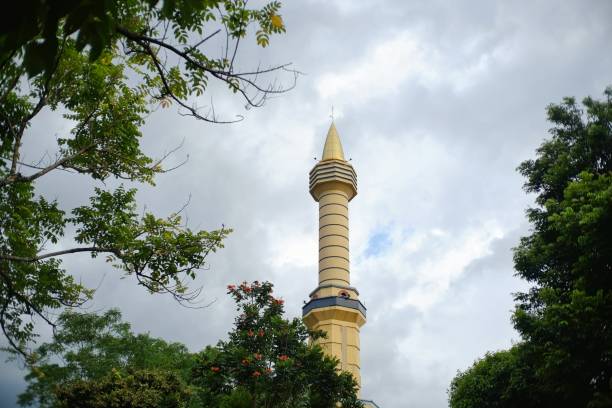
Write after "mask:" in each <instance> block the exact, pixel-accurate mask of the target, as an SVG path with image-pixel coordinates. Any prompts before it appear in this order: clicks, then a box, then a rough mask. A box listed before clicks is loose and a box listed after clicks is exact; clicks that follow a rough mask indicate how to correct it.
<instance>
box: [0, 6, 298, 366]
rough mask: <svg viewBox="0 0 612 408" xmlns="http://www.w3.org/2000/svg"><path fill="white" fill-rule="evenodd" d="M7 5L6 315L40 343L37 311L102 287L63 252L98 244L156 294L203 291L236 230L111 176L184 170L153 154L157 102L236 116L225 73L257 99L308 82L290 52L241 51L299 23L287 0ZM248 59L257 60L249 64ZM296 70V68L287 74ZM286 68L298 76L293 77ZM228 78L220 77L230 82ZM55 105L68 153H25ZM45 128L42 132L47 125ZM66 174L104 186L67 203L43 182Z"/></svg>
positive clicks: (214, 117) (248, 99)
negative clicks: (202, 275)
mask: <svg viewBox="0 0 612 408" xmlns="http://www.w3.org/2000/svg"><path fill="white" fill-rule="evenodd" d="M13 6H14V7H13V10H12V11H11V13H3V14H2V16H0V22H1V24H0V135H1V139H0V327H1V328H2V330H3V332H4V335H5V336H6V337H7V339H8V341H9V343H10V345H11V346H12V348H13V349H14V350H17V351H19V352H20V353H22V354H23V355H26V356H27V355H28V351H27V350H28V344H29V343H30V342H31V341H32V340H34V339H35V338H36V333H37V331H36V329H35V324H34V322H35V320H34V319H33V318H34V317H36V318H38V319H42V320H44V321H46V322H47V323H49V324H53V319H52V318H51V316H52V312H53V310H55V309H59V308H62V307H77V306H79V305H81V304H83V302H85V301H86V300H87V299H89V298H90V297H91V296H92V294H93V291H92V290H90V289H88V288H86V287H84V286H83V285H82V284H80V283H78V282H77V281H76V280H75V278H74V277H73V274H72V273H70V271H67V270H65V269H64V268H63V267H62V258H63V257H66V256H68V255H70V254H76V253H88V254H90V255H91V256H92V257H94V258H95V257H97V256H104V257H105V259H106V260H107V261H108V262H110V263H111V264H112V265H114V266H115V267H116V268H118V269H120V270H122V271H123V272H125V273H126V274H127V275H130V276H133V277H134V278H135V279H136V280H137V282H138V283H139V284H140V285H142V286H144V287H145V288H146V289H147V290H149V291H150V292H154V293H170V294H171V295H173V296H174V297H175V298H176V299H178V300H179V301H189V300H193V299H194V298H195V297H196V296H197V294H198V291H197V290H193V289H190V288H189V287H188V285H187V283H186V280H185V279H186V278H194V277H195V276H196V273H197V271H198V270H199V269H201V268H202V267H203V266H204V265H205V258H206V256H207V255H208V254H209V253H210V252H211V251H213V252H214V251H215V250H216V249H218V248H221V247H222V242H223V239H224V238H225V236H226V235H227V234H228V233H229V232H230V230H229V229H228V228H225V227H222V228H220V229H217V230H214V231H193V230H190V229H189V228H186V226H185V225H184V224H183V221H182V219H181V216H180V215H179V214H180V211H179V213H177V214H172V215H170V216H168V217H158V216H155V215H153V214H151V213H144V214H141V215H137V212H136V209H137V203H136V190H134V189H127V188H124V187H119V188H117V189H114V190H113V189H109V188H107V187H106V186H107V185H108V183H106V181H107V180H109V179H119V180H125V182H126V183H130V184H131V185H133V184H134V182H141V183H148V184H154V179H155V176H156V175H157V174H160V173H164V172H166V171H169V170H171V169H172V168H168V167H167V166H166V162H165V159H167V158H168V156H170V155H171V154H172V151H171V152H170V153H166V154H164V155H162V156H161V158H157V159H156V158H153V157H150V156H149V155H147V154H145V153H144V152H143V150H142V148H141V141H142V137H143V134H142V131H141V128H142V126H143V125H144V123H145V119H146V118H147V116H148V115H150V114H151V113H152V112H154V111H155V110H156V109H157V108H158V107H160V106H161V107H168V106H170V105H172V104H174V105H176V106H177V107H178V109H179V114H181V115H190V116H194V117H195V118H197V119H201V120H203V121H206V122H215V123H228V122H234V121H236V120H241V119H242V116H240V115H237V116H234V118H233V119H232V118H230V119H224V118H223V116H225V115H223V114H220V113H218V112H216V111H215V109H214V105H213V104H212V98H208V100H209V101H210V102H209V103H208V106H204V107H200V106H199V105H198V97H200V96H201V95H203V94H204V93H205V92H207V93H208V92H209V91H210V88H211V87H212V86H213V83H214V82H217V83H219V84H222V85H225V86H226V87H227V88H226V89H227V90H229V94H230V95H233V94H236V96H237V97H238V98H240V99H241V100H242V101H243V102H244V103H245V105H246V107H247V108H248V107H259V106H262V105H263V104H264V102H265V101H266V99H267V98H268V97H269V96H271V95H276V94H279V93H283V92H286V91H287V90H288V89H291V88H292V87H293V86H294V85H295V80H296V78H297V74H298V73H297V72H296V71H294V70H291V69H290V65H289V64H281V65H275V66H270V67H262V65H260V63H259V62H255V63H254V62H253V61H246V62H245V61H241V59H240V55H239V52H238V50H239V48H240V44H241V42H244V41H246V40H247V39H249V38H250V37H254V38H253V43H254V44H258V45H259V46H262V47H265V46H267V45H268V44H269V41H270V39H271V37H272V36H273V35H274V34H281V33H284V31H285V26H284V23H283V20H282V17H281V16H280V3H279V2H276V1H273V2H270V3H269V4H265V5H264V6H263V7H261V8H251V7H249V6H248V5H247V2H246V1H240V0H239V1H214V0H207V1H201V0H198V1H194V0H174V1H172V0H167V1H163V2H159V1H150V0H128V1H119V0H111V1H96V2H91V1H85V0H64V1H54V2H49V1H43V0H24V1H22V2H17V3H15V4H14V5H13ZM247 64H253V66H254V67H255V68H254V69H249V68H248V65H247ZM286 75H288V78H285V76H286ZM286 79H288V80H289V82H288V84H286V85H285V86H283V85H282V82H284V81H285V80H286ZM218 89H219V88H218V87H216V90H218ZM41 112H50V113H51V114H54V115H57V116H59V117H63V119H64V121H63V123H65V124H67V126H71V128H70V130H69V132H66V133H65V134H60V135H57V136H56V135H54V134H48V135H46V136H47V137H49V138H50V140H55V139H56V140H57V147H56V152H55V154H48V153H47V154H45V155H44V156H43V157H42V158H41V159H40V160H34V161H29V160H25V154H24V152H31V151H34V150H35V149H33V147H35V146H36V144H37V140H36V139H34V138H33V137H32V136H33V135H32V131H31V128H32V124H33V123H35V122H36V121H37V120H40V119H39V117H40V114H41ZM37 137H40V136H37ZM50 174H57V175H58V176H60V175H61V176H62V177H63V179H62V180H64V182H65V183H67V184H69V183H70V182H71V181H70V180H71V179H72V178H75V177H77V176H75V174H80V175H81V176H83V175H84V176H86V177H89V178H90V180H91V181H92V183H94V184H98V183H103V184H104V188H95V189H94V190H93V191H94V192H93V195H92V196H91V197H90V199H89V204H87V205H81V206H77V207H76V208H66V207H65V205H64V204H63V203H62V202H61V197H59V198H60V200H59V201H58V200H57V199H56V198H55V197H52V198H49V197H47V196H45V194H41V193H39V191H49V190H48V189H44V188H38V187H39V186H44V184H41V183H47V181H46V180H48V178H47V177H46V176H48V175H50Z"/></svg>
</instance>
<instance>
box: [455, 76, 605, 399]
mask: <svg viewBox="0 0 612 408" xmlns="http://www.w3.org/2000/svg"><path fill="white" fill-rule="evenodd" d="M583 105H584V108H585V110H584V111H583V110H582V109H581V108H580V107H579V106H578V104H577V103H576V101H575V99H574V98H565V99H564V100H563V102H562V103H561V104H558V105H550V106H549V107H548V110H547V111H548V119H549V121H550V122H552V124H553V127H552V128H551V130H550V132H551V135H552V137H551V138H550V139H549V140H546V141H545V142H544V143H543V144H542V145H541V146H540V147H539V148H538V150H537V157H536V159H535V160H527V161H525V162H523V163H522V164H521V165H520V166H519V171H520V173H521V174H522V175H523V176H525V177H526V179H527V181H526V183H525V189H526V190H527V191H528V192H532V193H535V194H537V196H536V204H537V206H536V207H535V208H530V209H529V210H527V217H528V219H529V221H530V222H531V225H532V233H531V234H530V235H529V236H527V237H524V238H522V239H521V241H520V244H519V246H518V247H517V248H515V250H514V263H515V268H516V271H517V274H518V276H520V277H522V278H524V279H526V280H527V281H528V282H531V283H533V285H534V286H533V287H532V288H531V290H530V291H529V292H527V293H519V294H517V295H516V310H515V312H514V315H513V318H512V320H513V323H514V326H515V328H516V329H517V330H518V332H519V333H520V335H521V337H522V341H521V342H520V343H519V344H517V345H516V346H515V347H513V349H511V350H510V351H502V352H499V353H494V354H489V355H487V356H486V357H485V358H484V359H483V360H482V361H479V362H476V363H475V364H474V366H473V367H472V368H470V369H469V370H467V371H466V372H463V373H459V375H458V376H457V377H456V378H455V379H454V380H453V384H452V385H451V389H450V392H449V394H450V395H449V397H450V402H451V406H452V407H462V406H469V404H468V405H466V403H465V401H467V400H466V399H464V396H465V395H469V394H470V393H471V394H472V396H473V395H474V394H478V397H479V398H482V399H483V400H489V401H490V402H489V403H488V404H484V405H481V404H477V405H478V406H483V407H489V406H491V407H493V406H495V407H497V406H499V407H511V406H517V405H515V404H513V403H510V402H508V403H506V402H503V401H504V400H503V398H501V397H502V396H503V395H510V394H514V395H518V396H519V397H521V398H523V401H530V402H531V403H530V404H521V406H534V407H536V406H537V407H558V406H568V407H570V406H571V407H578V406H580V407H587V406H588V407H599V406H610V404H612V234H610V232H611V231H612V88H608V89H606V91H605V99H604V100H603V101H598V100H595V99H592V98H590V97H589V98H585V99H584V100H583ZM502 363H503V364H502ZM500 367H501V369H500ZM517 372H518V373H521V374H520V377H521V378H522V380H521V381H518V387H517V383H516V382H514V381H513V378H515V379H516V376H513V375H512V374H513V373H517ZM498 373H503V375H498ZM480 379H483V380H480ZM491 389H493V390H495V391H494V392H492V393H490V394H486V390H491ZM468 390H469V392H468ZM485 397H486V398H485ZM502 402H503V403H502Z"/></svg>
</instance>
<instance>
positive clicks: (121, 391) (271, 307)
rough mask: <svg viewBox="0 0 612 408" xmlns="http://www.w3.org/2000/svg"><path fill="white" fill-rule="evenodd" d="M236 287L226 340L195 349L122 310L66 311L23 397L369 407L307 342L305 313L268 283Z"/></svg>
mask: <svg viewBox="0 0 612 408" xmlns="http://www.w3.org/2000/svg"><path fill="white" fill-rule="evenodd" d="M228 292H229V293H230V294H231V296H232V297H233V298H234V300H235V301H236V303H237V310H238V313H239V316H238V317H237V318H236V320H235V325H234V329H233V330H232V331H231V332H230V333H229V338H228V340H226V341H220V342H219V343H218V344H217V345H216V346H214V347H213V346H209V347H206V349H204V350H203V351H201V352H199V353H195V354H191V353H189V352H188V351H187V349H186V348H185V347H184V346H183V345H181V344H177V343H167V342H165V341H163V340H161V339H155V338H151V337H150V336H148V335H134V334H133V333H131V331H130V326H129V324H127V323H123V322H121V315H120V313H119V312H118V311H116V310H111V311H109V312H107V313H105V314H104V315H102V316H97V315H95V314H79V313H74V312H73V313H70V312H66V313H64V314H63V315H62V316H61V318H60V320H59V323H60V325H59V327H60V328H59V330H58V333H57V336H56V337H55V339H54V341H53V342H51V343H47V344H43V345H41V346H40V347H39V348H38V349H37V350H36V354H37V355H38V360H39V362H40V363H39V365H37V366H32V367H31V368H30V373H29V374H28V375H27V376H26V380H27V381H28V383H29V384H28V388H27V389H26V391H25V392H24V393H23V394H21V395H20V396H19V403H20V404H21V405H22V406H27V405H37V406H42V407H55V406H59V407H63V406H75V405H74V404H75V401H79V402H80V404H81V405H78V404H77V405H78V406H84V407H104V406H109V407H124V406H130V407H140V406H143V407H144V406H150V407H155V406H159V407H166V406H193V407H211V408H212V407H215V408H216V407H228V408H229V407H234V408H239V407H254V406H256V407H311V408H326V407H330V408H331V407H336V406H337V405H336V404H337V403H341V404H342V406H343V407H346V408H351V407H361V404H360V403H359V401H358V400H357V397H356V389H357V388H356V387H357V384H356V382H355V380H354V379H353V377H352V375H351V374H350V373H347V372H340V371H339V370H338V369H337V364H338V361H337V360H335V359H333V358H330V357H328V356H326V355H325V354H324V353H323V352H322V350H321V348H320V347H319V346H317V345H315V344H309V343H308V338H309V336H312V337H313V338H314V339H316V338H318V337H319V336H321V335H322V333H320V332H317V333H311V332H309V331H308V330H307V328H306V327H305V326H304V324H303V323H302V321H301V320H300V319H297V318H296V319H293V320H286V319H284V317H283V313H284V310H283V301H282V300H281V299H277V298H274V297H273V296H272V285H271V284H270V283H267V282H264V283H258V282H254V283H253V284H250V285H248V284H246V283H243V284H241V285H239V286H238V287H235V286H230V287H229V288H228Z"/></svg>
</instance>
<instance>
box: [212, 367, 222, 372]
mask: <svg viewBox="0 0 612 408" xmlns="http://www.w3.org/2000/svg"><path fill="white" fill-rule="evenodd" d="M210 371H212V372H213V373H218V372H219V371H221V367H210Z"/></svg>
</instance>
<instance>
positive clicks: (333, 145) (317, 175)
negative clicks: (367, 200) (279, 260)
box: [302, 123, 366, 384]
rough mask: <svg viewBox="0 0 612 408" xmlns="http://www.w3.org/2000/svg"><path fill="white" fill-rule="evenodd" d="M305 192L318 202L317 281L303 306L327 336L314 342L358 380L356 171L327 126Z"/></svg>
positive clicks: (360, 319)
mask: <svg viewBox="0 0 612 408" xmlns="http://www.w3.org/2000/svg"><path fill="white" fill-rule="evenodd" d="M310 193H311V194H312V197H313V198H314V199H315V201H317V202H318V203H319V285H318V286H317V288H316V289H315V290H314V291H312V293H311V294H310V301H309V302H308V303H307V304H306V305H305V306H304V308H303V309H302V314H303V317H304V322H305V323H306V325H307V326H308V328H309V329H311V330H322V331H324V332H325V333H326V335H327V336H326V337H325V338H322V339H319V340H318V343H319V344H320V345H321V347H322V348H323V349H324V350H325V352H326V353H328V354H329V355H331V356H334V357H336V358H337V359H338V360H339V361H340V368H341V369H342V370H345V371H348V372H350V373H351V374H353V376H354V377H355V379H356V380H357V383H358V384H361V374H360V371H359V369H360V359H359V350H360V345H359V329H360V327H361V326H362V325H363V324H364V323H365V316H366V310H365V307H364V306H363V304H362V303H361V302H360V301H359V292H358V291H357V289H355V288H353V287H351V286H350V282H351V279H350V263H349V212H348V203H349V201H351V199H353V197H355V195H356V194H357V175H356V174H355V170H354V169H353V166H351V164H350V163H349V162H347V161H346V160H345V159H344V152H343V151H342V144H341V143H340V138H339V136H338V133H337V131H336V128H335V126H334V125H333V123H332V125H331V127H330V129H329V132H328V134H327V139H326V141H325V147H324V148H323V157H322V159H321V161H320V162H318V163H317V164H316V165H315V166H314V168H313V169H312V170H311V172H310Z"/></svg>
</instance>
